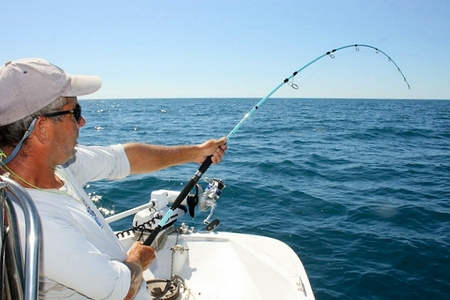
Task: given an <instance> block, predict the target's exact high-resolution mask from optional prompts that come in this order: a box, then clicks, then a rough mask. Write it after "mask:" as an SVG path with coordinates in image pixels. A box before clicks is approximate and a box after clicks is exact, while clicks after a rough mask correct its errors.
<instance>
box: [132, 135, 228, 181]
mask: <svg viewBox="0 0 450 300" xmlns="http://www.w3.org/2000/svg"><path fill="white" fill-rule="evenodd" d="M226 149H227V146H226V139H225V138H221V139H219V140H209V141H206V142H204V143H202V144H199V145H191V146H157V145H147V144H139V143H130V144H125V152H126V154H127V156H128V160H129V162H130V167H131V174H137V173H149V172H153V171H158V170H161V169H164V168H167V167H170V166H175V165H179V164H184V163H189V162H197V163H201V162H202V161H203V160H204V159H205V158H206V157H207V156H208V155H212V156H213V157H212V162H213V163H218V162H219V161H220V160H221V159H222V157H223V155H224V154H225V150H226Z"/></svg>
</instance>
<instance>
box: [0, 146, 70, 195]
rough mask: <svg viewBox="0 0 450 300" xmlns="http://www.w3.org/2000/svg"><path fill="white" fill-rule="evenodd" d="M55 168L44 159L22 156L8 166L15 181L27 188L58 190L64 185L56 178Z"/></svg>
mask: <svg viewBox="0 0 450 300" xmlns="http://www.w3.org/2000/svg"><path fill="white" fill-rule="evenodd" d="M55 167H56V166H51V165H49V164H48V163H47V162H46V161H44V160H42V159H39V160H37V159H34V158H33V157H32V156H26V157H23V156H21V155H20V154H19V155H18V157H16V158H15V159H13V160H12V161H11V162H10V163H9V164H8V169H9V170H11V171H12V172H10V171H9V170H8V169H4V170H5V171H8V172H9V173H10V174H11V175H10V176H11V178H13V179H14V180H15V181H17V182H18V183H20V184H21V185H22V186H24V187H27V188H38V189H58V188H60V187H62V186H63V185H64V183H63V182H62V181H61V180H60V179H59V178H58V176H56V174H55Z"/></svg>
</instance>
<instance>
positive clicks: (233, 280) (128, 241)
mask: <svg viewBox="0 0 450 300" xmlns="http://www.w3.org/2000/svg"><path fill="white" fill-rule="evenodd" d="M207 181H208V187H207V188H206V189H204V190H203V188H202V187H201V186H200V185H196V190H195V193H194V194H189V195H188V197H186V199H185V200H184V201H183V202H182V205H180V206H179V208H177V209H176V211H175V213H174V214H173V215H172V216H171V217H170V219H169V220H168V222H167V224H166V225H165V226H164V228H163V230H162V231H161V232H160V233H159V234H158V236H157V238H156V239H155V240H154V242H153V244H152V246H153V247H154V248H155V250H156V257H157V258H156V259H155V261H154V262H153V263H152V265H151V266H150V268H149V269H148V270H146V271H145V272H144V279H145V281H146V282H147V289H148V291H149V293H150V294H151V295H152V296H151V297H152V299H160V300H163V299H166V300H176V299H179V300H181V299H183V300H187V299H192V300H203V299H204V300H206V299H208V300H212V299H217V300H219V299H234V300H235V299H252V300H269V299H271V300H273V299H283V300H291V299H292V300H294V299H295V300H304V299H305V300H306V299H308V300H310V299H315V298H314V294H313V291H312V288H311V285H310V283H309V279H308V276H307V274H306V271H305V269H304V267H303V264H302V262H301V260H300V259H299V257H298V256H297V254H296V253H295V252H294V251H293V250H292V249H291V248H290V247H289V246H288V245H287V244H285V243H284V242H282V241H279V240H276V239H274V238H270V237H265V236H260V235H253V234H242V233H232V232H221V231H218V230H217V227H218V224H219V220H217V219H215V220H212V221H211V218H212V217H213V213H214V210H215V208H216V203H217V199H218V198H219V196H220V194H221V188H220V187H221V186H222V187H223V186H224V185H223V184H222V183H221V181H220V180H218V179H207ZM221 184H222V185H221ZM178 194H179V192H178V191H172V190H156V191H153V192H152V193H151V196H150V199H149V201H148V203H146V204H144V205H140V206H137V207H134V208H131V209H129V210H127V211H124V212H121V213H118V214H115V215H112V216H110V217H108V218H106V221H107V222H108V223H114V222H117V221H119V220H122V219H124V218H126V217H129V216H132V215H134V218H133V221H132V224H130V228H124V229H123V230H119V231H117V232H116V235H117V237H118V239H119V241H120V242H121V243H122V245H123V246H124V247H125V248H129V247H130V246H131V245H132V244H133V243H134V242H135V241H136V240H145V239H146V237H147V236H148V235H149V234H150V233H151V232H152V230H153V229H154V228H155V227H156V226H157V224H158V222H159V221H160V220H161V218H162V217H163V216H164V214H165V212H166V211H167V210H168V206H169V205H170V204H172V203H173V202H174V201H175V199H176V198H177V196H178ZM0 198H1V203H2V207H3V209H2V212H4V213H5V216H6V217H5V218H2V219H3V220H8V221H7V222H6V223H5V222H3V223H2V233H9V234H6V235H7V236H8V237H9V238H6V239H2V240H4V241H5V243H2V244H1V247H2V250H3V249H4V248H5V249H6V250H8V249H9V250H8V251H6V252H5V254H6V255H5V259H4V261H6V262H7V263H5V264H2V273H1V274H2V278H1V279H2V282H3V284H4V286H7V288H4V289H3V290H2V293H3V294H2V299H36V297H37V294H38V293H37V290H38V278H39V275H38V273H39V259H38V256H39V247H40V238H39V236H40V234H41V233H40V230H41V229H40V225H39V224H40V223H39V217H38V214H37V212H36V209H35V207H34V205H33V201H32V200H31V198H30V196H29V195H28V193H27V192H26V190H25V189H23V188H22V187H21V186H19V185H18V184H17V183H15V182H14V181H12V180H11V179H9V178H5V177H3V176H0ZM12 203H16V207H21V209H22V210H24V215H25V217H26V218H27V220H26V224H30V225H29V226H27V232H26V236H27V238H26V247H25V248H26V250H25V252H22V253H24V254H23V255H21V251H20V250H19V251H18V250H17V249H19V248H20V244H21V243H20V242H19V241H17V238H18V235H17V229H15V228H17V224H15V223H17V222H18V220H16V219H15V215H16V214H15V212H14V205H12ZM196 210H202V211H209V214H208V217H207V218H206V219H205V220H204V221H203V224H204V225H205V227H203V226H201V229H200V230H197V229H195V228H194V227H190V226H187V225H186V224H184V223H181V224H179V222H178V218H180V217H181V216H182V215H183V214H187V213H189V214H190V215H191V216H195V211H196ZM2 216H3V215H2ZM5 229H8V230H5ZM14 249H16V250H14ZM6 269H7V270H6ZM5 274H8V275H7V276H5ZM10 274H15V275H10Z"/></svg>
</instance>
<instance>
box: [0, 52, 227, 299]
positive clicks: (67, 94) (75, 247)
mask: <svg viewBox="0 0 450 300" xmlns="http://www.w3.org/2000/svg"><path fill="white" fill-rule="evenodd" d="M100 86H101V80H100V78H98V77H96V76H85V75H69V74H67V73H65V72H64V71H63V70H62V69H60V68H59V67H57V66H55V65H53V64H50V63H48V62H47V61H45V60H42V59H21V60H16V61H12V62H8V63H6V64H5V65H4V66H2V67H1V68H0V159H1V160H0V174H2V175H4V176H9V177H10V178H11V179H13V180H15V181H17V182H18V183H19V184H21V185H22V186H23V187H25V188H26V190H27V191H28V193H29V194H30V195H31V197H32V199H33V201H34V202H35V205H36V207H37V209H38V213H39V215H40V218H41V223H42V232H43V235H42V238H43V241H42V245H43V246H42V251H41V266H42V267H41V273H40V287H39V297H40V298H41V299H50V298H51V299H61V298H64V299H149V295H148V293H147V292H146V290H145V283H144V282H143V280H142V272H143V271H144V270H145V269H147V268H148V267H149V266H150V264H151V263H152V261H153V260H154V258H155V251H154V249H153V248H152V247H151V246H145V245H142V244H141V243H140V242H135V243H134V244H133V246H132V247H131V248H130V250H129V251H128V253H126V252H125V250H124V249H123V247H122V246H121V244H120V243H119V242H118V240H117V238H116V236H115V235H114V233H113V231H112V229H111V227H110V226H109V225H108V224H107V223H106V222H105V220H104V218H103V216H102V215H101V213H100V212H99V211H98V209H97V208H96V206H95V205H94V204H93V202H92V201H91V199H90V198H89V197H88V195H87V194H86V192H85V191H84V189H83V185H85V184H86V183H87V182H90V181H95V180H101V179H118V178H123V177H125V176H128V175H130V174H137V173H148V172H153V171H157V170H160V169H164V168H167V167H169V166H174V165H179V164H184V163H188V162H197V163H201V162H202V161H204V160H205V158H206V157H208V156H210V155H212V157H211V160H212V162H213V163H218V162H220V161H221V159H222V157H223V155H224V154H225V151H226V148H227V147H226V138H221V139H219V140H209V141H206V142H204V143H202V144H199V145H191V146H171V147H167V146H156V145H148V144H140V143H129V144H124V145H113V146H107V147H97V146H90V147H87V146H81V145H77V138H78V134H79V130H80V128H81V127H83V126H84V125H85V123H86V120H85V119H84V118H83V116H82V114H81V106H80V104H79V103H78V100H77V97H78V96H83V95H87V94H91V93H94V92H95V91H97V90H98V89H99V88H100ZM18 217H20V216H18ZM21 223H23V222H21ZM23 226H24V225H23V224H22V225H21V228H19V230H20V233H21V235H22V237H23V232H24V228H23ZM23 240H24V239H23V238H22V242H23ZM22 248H23V245H22Z"/></svg>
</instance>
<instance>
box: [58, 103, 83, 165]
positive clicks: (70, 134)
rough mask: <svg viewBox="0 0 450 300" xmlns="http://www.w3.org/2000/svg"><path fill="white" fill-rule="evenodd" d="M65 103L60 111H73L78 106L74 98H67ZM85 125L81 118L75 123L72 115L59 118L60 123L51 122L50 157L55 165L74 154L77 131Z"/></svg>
mask: <svg viewBox="0 0 450 300" xmlns="http://www.w3.org/2000/svg"><path fill="white" fill-rule="evenodd" d="M66 99H67V103H66V104H65V105H64V106H63V107H62V109H61V111H64V110H73V109H75V106H76V105H77V104H78V101H77V98H76V97H67V98H66ZM84 124H86V120H85V119H84V118H83V117H81V118H80V120H79V121H78V122H77V121H76V120H75V117H74V115H73V114H71V113H69V114H65V115H62V116H60V121H56V120H55V121H53V124H52V125H53V126H52V127H53V137H54V139H53V141H52V143H53V149H54V150H52V153H51V155H52V156H53V157H54V161H55V164H63V163H65V162H67V161H68V160H69V159H71V158H72V157H73V155H74V154H75V145H76V144H77V139H78V134H79V129H80V128H81V127H83V126H84Z"/></svg>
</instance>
